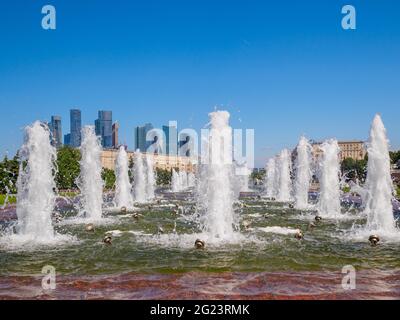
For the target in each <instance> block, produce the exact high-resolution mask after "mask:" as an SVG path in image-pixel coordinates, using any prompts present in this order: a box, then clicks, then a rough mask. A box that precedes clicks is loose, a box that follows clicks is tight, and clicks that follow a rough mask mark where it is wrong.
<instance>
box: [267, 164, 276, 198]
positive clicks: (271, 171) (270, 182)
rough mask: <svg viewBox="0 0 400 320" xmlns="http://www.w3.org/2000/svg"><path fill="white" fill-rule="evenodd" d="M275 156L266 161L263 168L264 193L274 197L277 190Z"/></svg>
mask: <svg viewBox="0 0 400 320" xmlns="http://www.w3.org/2000/svg"><path fill="white" fill-rule="evenodd" d="M276 169H277V168H276V163H275V158H271V159H269V160H268V162H267V166H266V168H265V172H266V174H265V180H264V186H265V188H264V195H265V196H266V197H268V198H276V196H277V195H278V192H277V183H276V182H277V178H276V176H277V172H276V171H277V170H276Z"/></svg>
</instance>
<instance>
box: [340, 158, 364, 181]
mask: <svg viewBox="0 0 400 320" xmlns="http://www.w3.org/2000/svg"><path fill="white" fill-rule="evenodd" d="M367 163H368V160H367V159H366V158H365V159H363V160H354V159H352V158H346V159H344V160H343V161H342V164H341V171H342V174H345V175H346V178H347V180H356V179H359V180H360V181H364V180H365V177H366V172H367Z"/></svg>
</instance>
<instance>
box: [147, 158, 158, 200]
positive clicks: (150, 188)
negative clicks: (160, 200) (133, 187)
mask: <svg viewBox="0 0 400 320" xmlns="http://www.w3.org/2000/svg"><path fill="white" fill-rule="evenodd" d="M146 170H147V177H146V178H147V184H146V198H147V200H148V201H151V200H153V199H154V197H155V185H156V178H155V176H154V164H153V159H152V158H151V156H150V155H147V156H146Z"/></svg>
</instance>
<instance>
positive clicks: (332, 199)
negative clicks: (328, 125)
mask: <svg viewBox="0 0 400 320" xmlns="http://www.w3.org/2000/svg"><path fill="white" fill-rule="evenodd" d="M321 150H322V152H323V156H322V161H321V163H320V169H321V173H320V196H319V204H318V211H319V215H320V216H322V217H329V218H337V217H338V216H339V214H340V212H341V211H340V179H339V175H340V163H339V153H340V148H339V145H338V142H337V140H335V139H330V140H327V141H325V142H324V143H323V144H322V145H321Z"/></svg>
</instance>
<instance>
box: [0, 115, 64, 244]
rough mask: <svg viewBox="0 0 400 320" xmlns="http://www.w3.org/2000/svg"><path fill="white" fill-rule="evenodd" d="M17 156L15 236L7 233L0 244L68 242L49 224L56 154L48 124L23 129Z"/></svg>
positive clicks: (52, 201)
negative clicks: (18, 156)
mask: <svg viewBox="0 0 400 320" xmlns="http://www.w3.org/2000/svg"><path fill="white" fill-rule="evenodd" d="M19 155H20V157H21V165H20V169H19V176H18V181H17V188H18V194H17V208H16V213H17V217H18V222H17V225H16V228H15V231H16V234H13V232H12V230H10V231H11V234H9V235H8V236H4V237H3V238H2V239H0V243H1V244H2V245H5V246H6V247H13V246H16V247H20V246H22V247H26V248H27V247H31V246H35V245H42V244H43V245H47V244H55V243H57V242H64V241H66V240H69V239H70V238H69V237H68V236H63V235H59V234H57V233H56V232H55V231H54V228H53V224H52V213H53V210H54V207H55V200H56V195H55V189H56V184H55V182H54V177H55V174H56V167H55V161H56V159H57V152H56V149H55V148H54V147H53V146H52V145H51V143H50V132H49V129H48V127H47V125H45V124H43V123H41V122H39V121H37V122H35V123H33V124H32V125H31V126H28V127H26V128H25V140H24V144H23V146H22V147H21V149H20V150H19Z"/></svg>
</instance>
